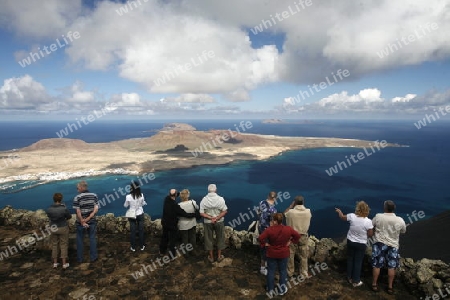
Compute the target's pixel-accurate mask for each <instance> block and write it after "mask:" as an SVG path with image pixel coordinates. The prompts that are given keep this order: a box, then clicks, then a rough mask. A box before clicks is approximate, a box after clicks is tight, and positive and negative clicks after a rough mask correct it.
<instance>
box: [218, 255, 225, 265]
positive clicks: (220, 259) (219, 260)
mask: <svg viewBox="0 0 450 300" xmlns="http://www.w3.org/2000/svg"><path fill="white" fill-rule="evenodd" d="M224 258H225V256H223V255H221V256H219V257H218V258H217V262H219V263H220V262H221V261H222V260H224Z"/></svg>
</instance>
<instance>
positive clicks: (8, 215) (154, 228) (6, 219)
mask: <svg viewBox="0 0 450 300" xmlns="http://www.w3.org/2000/svg"><path fill="white" fill-rule="evenodd" d="M97 221H98V226H97V228H98V233H99V234H101V233H102V232H105V233H118V234H128V233H129V230H130V226H129V222H128V219H127V218H125V217H115V216H114V214H111V213H109V214H106V215H102V216H98V217H97ZM48 223H49V220H48V218H47V215H46V213H45V211H44V210H42V209H39V210H37V211H28V210H22V209H13V208H12V207H11V206H6V207H5V208H3V209H1V210H0V225H3V226H14V227H16V228H19V229H23V230H25V231H28V230H29V232H27V233H26V234H24V235H23V236H21V237H18V238H17V239H16V240H19V239H25V240H29V239H30V238H33V233H35V234H34V237H36V235H37V236H40V237H42V236H43V234H41V233H42V232H44V231H45V226H46V225H48ZM47 227H48V226H47ZM69 229H70V232H71V233H74V232H75V215H72V218H71V219H70V220H69ZM145 230H146V232H148V233H150V234H151V235H153V236H160V235H161V231H162V225H161V220H160V219H157V220H151V217H150V216H149V215H147V214H146V215H145ZM197 238H198V241H199V242H200V243H201V241H203V224H202V223H198V224H197ZM225 239H226V243H227V246H228V247H234V248H236V249H243V248H248V247H257V246H255V245H253V234H252V233H250V232H248V231H246V230H241V231H237V230H234V229H233V228H232V227H229V226H225ZM49 246H50V244H49V238H48V236H47V237H46V238H43V239H40V240H37V241H36V243H34V244H33V245H32V246H30V247H27V249H26V251H33V250H35V249H37V248H40V249H42V248H46V249H49ZM0 250H1V249H0ZM243 251H245V250H243ZM370 253H371V249H370V248H369V247H368V249H367V252H366V259H367V260H369V259H370ZM309 255H310V257H309V258H310V260H311V261H313V262H320V263H322V262H326V263H327V264H328V265H330V266H332V265H338V264H339V265H342V264H343V263H344V262H345V260H346V242H345V241H343V242H342V243H340V244H338V243H336V242H335V241H333V240H332V239H330V238H322V239H318V238H316V237H314V236H310V237H309ZM398 275H399V276H398V278H400V279H401V280H402V281H403V282H404V283H405V284H406V286H407V287H408V288H410V290H411V291H419V294H421V295H424V296H429V297H430V299H432V297H433V295H440V294H444V295H445V294H450V266H449V265H448V264H445V263H444V262H442V261H440V260H429V259H426V258H424V259H421V260H418V261H414V260H413V259H410V258H402V259H401V267H400V270H399V272H398ZM440 296H441V297H442V295H440ZM435 298H436V297H435Z"/></svg>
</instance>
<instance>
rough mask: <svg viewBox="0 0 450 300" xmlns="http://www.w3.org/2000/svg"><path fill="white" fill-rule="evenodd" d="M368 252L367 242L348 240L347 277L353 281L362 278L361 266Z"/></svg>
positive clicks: (355, 281)
mask: <svg viewBox="0 0 450 300" xmlns="http://www.w3.org/2000/svg"><path fill="white" fill-rule="evenodd" d="M365 253H366V244H361V243H356V242H352V241H350V240H347V278H349V279H351V280H352V281H353V283H358V282H359V281H360V280H361V268H362V263H363V260H364V254H365Z"/></svg>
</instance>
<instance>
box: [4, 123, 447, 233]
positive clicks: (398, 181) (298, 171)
mask: <svg viewBox="0 0 450 300" xmlns="http://www.w3.org/2000/svg"><path fill="white" fill-rule="evenodd" d="M223 125H224V124H217V123H213V122H211V123H202V124H201V126H203V127H205V128H228V127H231V126H232V125H233V124H231V125H230V126H228V127H224V126H223ZM225 125H228V124H225ZM433 125H436V126H434V127H430V128H431V129H430V128H425V129H426V130H422V131H419V130H417V129H416V128H415V127H414V126H412V123H411V122H410V123H393V124H386V123H384V122H382V123H376V122H375V123H357V124H355V123H351V122H350V123H348V122H347V123H329V124H328V123H325V124H319V125H317V124H316V125H308V126H303V125H302V124H296V125H289V127H287V126H286V125H264V124H259V123H258V125H257V124H256V123H255V126H254V128H253V130H254V132H255V133H267V134H277V133H276V132H278V134H280V135H303V136H328V135H329V136H335V137H344V138H365V139H368V140H372V141H373V140H376V139H378V140H381V139H385V140H387V141H388V142H395V143H401V144H407V145H409V147H401V148H384V149H381V150H379V151H377V152H375V153H373V154H372V155H371V156H369V157H366V158H364V159H363V160H360V161H359V162H358V163H356V164H353V165H352V166H349V167H348V168H344V169H343V170H342V171H339V172H338V174H335V175H333V176H329V175H328V174H327V173H326V172H325V170H326V169H328V168H330V167H332V166H334V165H335V164H336V163H337V161H344V159H345V156H349V155H350V154H356V153H358V152H359V151H360V150H359V149H354V148H326V149H315V150H305V151H292V152H287V153H283V154H282V155H280V156H277V157H275V158H273V159H270V160H267V161H259V162H241V163H234V164H230V165H225V166H213V167H211V166H204V167H196V168H191V169H180V170H171V171H165V172H157V173H155V179H154V180H153V181H151V182H149V183H148V184H144V186H143V187H142V190H143V193H144V195H145V197H146V199H147V202H148V203H149V205H148V206H147V207H145V212H146V213H148V214H150V215H151V216H152V218H157V217H159V216H160V215H161V212H162V202H163V199H164V197H165V195H166V194H167V193H168V191H169V189H170V188H177V189H178V190H181V189H183V188H188V189H189V190H190V191H191V196H192V197H193V198H194V199H195V200H197V201H198V202H199V201H200V200H201V198H202V197H203V196H204V195H205V194H206V188H207V185H208V184H209V183H216V184H217V186H218V193H219V194H220V195H222V196H223V197H224V198H225V200H226V203H227V205H228V207H229V213H228V215H227V216H226V223H228V222H230V221H232V220H237V219H239V220H241V225H240V226H237V228H238V229H243V228H246V227H247V226H248V225H249V224H250V222H249V221H248V220H247V217H246V215H245V214H247V216H248V217H251V214H250V212H249V209H250V210H251V209H252V208H253V206H254V205H255V204H257V203H258V202H259V201H260V200H263V199H264V198H265V197H266V195H267V193H268V192H269V191H271V190H275V191H279V192H282V193H289V195H290V196H291V198H290V199H286V198H284V197H283V198H282V199H281V200H282V201H279V203H278V207H279V210H280V211H284V209H285V208H286V207H287V206H288V205H289V204H290V202H291V200H292V198H293V197H294V196H295V195H299V194H301V195H303V196H304V197H305V199H306V206H308V207H310V208H311V209H312V212H313V219H312V225H311V233H312V234H315V235H317V236H320V237H324V236H328V237H329V236H339V235H342V234H344V233H345V232H346V230H347V224H345V223H344V222H341V221H340V220H339V219H338V218H337V216H336V213H335V212H334V207H336V206H339V207H340V208H341V209H342V210H343V211H344V212H351V211H353V209H354V205H355V202H356V201H357V200H365V201H366V202H368V203H369V205H370V207H371V208H372V210H371V216H373V215H374V214H375V213H377V212H381V209H382V203H383V201H384V200H387V199H392V200H394V201H395V202H396V203H397V213H398V214H399V215H401V216H403V217H404V218H405V220H407V217H408V216H409V215H410V214H411V212H413V211H414V210H416V211H421V210H422V211H424V213H425V215H426V216H427V217H431V216H432V215H435V214H437V213H439V212H442V211H444V210H448V209H450V197H449V195H450V186H449V185H448V180H449V179H450V161H449V158H448V154H447V153H449V150H450V130H449V129H450V126H449V124H448V123H442V124H433ZM136 126H142V127H144V126H145V124H139V125H136ZM220 126H222V127H220ZM105 127H106V126H105ZM135 132H139V130H137V129H136V130H135ZM110 134H111V136H112V137H113V135H112V133H110ZM91 138H92V137H91ZM83 179H85V180H87V181H88V183H89V189H90V191H92V192H95V193H97V194H98V196H99V198H100V199H102V198H104V197H105V195H114V194H115V192H118V190H119V188H123V189H124V188H125V186H126V185H127V184H129V182H130V180H133V179H136V176H117V175H114V176H101V177H95V178H83ZM77 182H78V180H67V181H58V182H53V183H49V184H45V185H40V186H37V187H34V188H32V189H28V190H24V191H20V192H18V193H12V194H1V195H0V197H1V198H0V207H3V206H5V205H7V204H9V205H12V206H13V207H14V208H24V209H32V210H35V209H39V208H45V207H47V206H48V205H50V204H51V202H52V195H53V193H55V192H61V193H63V195H64V197H65V198H64V200H65V201H66V203H67V204H68V206H71V200H72V199H73V197H74V196H75V195H76V183H77ZM118 195H119V197H116V196H110V197H109V199H112V198H114V200H113V201H111V203H107V204H106V205H104V206H103V207H101V209H100V213H101V214H104V213H108V212H112V213H114V214H115V215H116V216H117V215H124V213H125V209H124V208H123V202H124V200H125V197H124V196H122V195H120V194H118Z"/></svg>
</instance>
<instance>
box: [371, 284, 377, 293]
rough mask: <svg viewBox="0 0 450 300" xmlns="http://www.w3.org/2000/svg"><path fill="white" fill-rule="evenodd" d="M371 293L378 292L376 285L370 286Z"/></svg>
mask: <svg viewBox="0 0 450 300" xmlns="http://www.w3.org/2000/svg"><path fill="white" fill-rule="evenodd" d="M372 291H374V292H378V285H376V284H372Z"/></svg>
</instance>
